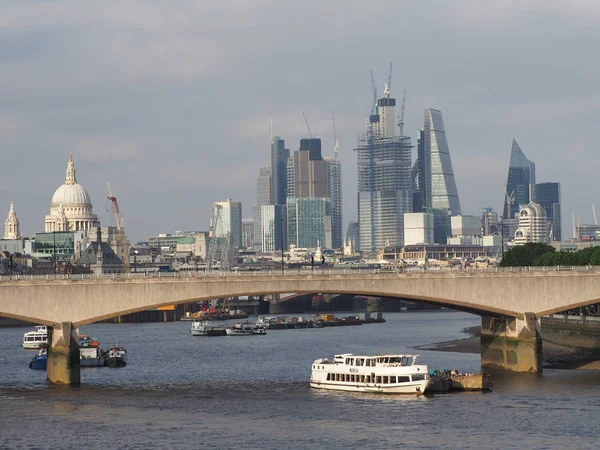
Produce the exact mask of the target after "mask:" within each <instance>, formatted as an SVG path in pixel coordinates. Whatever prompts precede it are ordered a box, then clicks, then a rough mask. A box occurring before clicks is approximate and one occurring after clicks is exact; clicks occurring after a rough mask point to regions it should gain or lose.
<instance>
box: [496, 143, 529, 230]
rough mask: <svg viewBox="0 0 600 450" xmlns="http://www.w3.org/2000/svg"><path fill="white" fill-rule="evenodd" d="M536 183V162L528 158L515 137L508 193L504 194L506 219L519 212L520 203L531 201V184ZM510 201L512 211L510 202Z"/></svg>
mask: <svg viewBox="0 0 600 450" xmlns="http://www.w3.org/2000/svg"><path fill="white" fill-rule="evenodd" d="M534 184H535V164H534V163H533V162H532V161H530V160H528V159H527V157H526V156H525V153H523V150H521V147H519V144H518V143H517V141H516V140H515V139H514V138H513V140H512V148H511V151H510V163H509V165H508V179H507V181H506V193H505V194H504V213H503V217H504V218H505V219H510V218H513V217H514V216H515V214H517V213H518V212H519V206H520V205H523V206H525V205H527V204H528V203H529V202H530V201H531V198H530V192H529V191H530V185H534ZM509 203H510V205H511V206H510V211H508V204H509Z"/></svg>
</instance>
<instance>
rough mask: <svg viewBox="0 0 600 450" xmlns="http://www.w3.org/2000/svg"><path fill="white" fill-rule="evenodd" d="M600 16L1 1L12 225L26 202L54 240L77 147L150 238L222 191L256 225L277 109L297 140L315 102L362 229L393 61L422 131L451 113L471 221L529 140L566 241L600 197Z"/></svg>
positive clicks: (539, 2)
mask: <svg viewBox="0 0 600 450" xmlns="http://www.w3.org/2000/svg"><path fill="white" fill-rule="evenodd" d="M494 3H495V4H494ZM599 26H600V3H598V1H594V0H570V1H568V0H562V1H559V0H521V1H513V0H502V1H499V2H492V1H482V0H454V1H450V0H429V1H428V0H379V1H377V0H372V1H369V2H365V1H364V0H361V1H359V0H335V1H326V0H303V1H294V2H291V1H286V0H278V1H277V0H230V1H227V0H214V1H213V0H201V1H198V0H189V1H185V0H169V1H164V0H163V1H152V0H148V1H119V2H82V1H80V0H54V1H52V0H43V1H26V0H3V1H2V14H1V15H0V64H1V68H0V152H1V159H0V181H1V182H0V214H1V216H0V218H2V220H3V219H4V218H5V217H6V214H7V213H8V209H9V205H10V201H14V202H15V208H16V211H17V215H18V217H19V220H20V222H21V230H22V232H23V234H24V235H31V234H33V233H35V232H38V231H43V229H44V216H45V215H46V214H48V210H49V207H50V200H51V198H52V194H53V192H54V190H55V189H56V188H57V187H58V186H60V185H61V184H62V183H63V182H64V178H65V168H66V163H67V160H68V155H69V152H73V158H74V161H75V166H76V169H77V178H78V181H79V182H80V183H81V184H82V185H83V186H84V187H85V188H86V189H87V191H88V192H89V193H90V195H91V197H92V201H93V204H94V212H95V213H96V214H98V215H99V216H100V219H101V221H102V223H103V225H111V224H112V218H111V216H110V214H109V213H108V212H107V206H108V205H107V201H106V182H107V181H108V182H110V183H111V187H112V189H113V193H114V194H115V195H116V196H117V197H118V199H119V203H120V205H121V209H122V212H123V215H124V218H125V226H126V230H127V232H128V234H129V236H130V238H131V240H132V241H134V242H135V241H138V240H143V239H146V238H147V237H148V236H151V235H156V234H157V233H165V232H166V233H170V232H173V231H174V230H207V229H208V222H209V217H210V214H211V208H210V205H211V202H213V201H217V200H223V199H226V198H233V199H236V200H241V201H242V202H243V209H244V216H251V208H252V205H253V204H254V203H255V201H256V177H257V175H258V169H259V168H260V167H261V166H265V165H268V164H269V137H270V118H271V117H272V118H273V123H274V128H275V133H276V134H277V135H280V136H282V137H283V138H284V139H285V140H286V144H287V145H286V146H287V147H288V148H290V149H291V150H295V149H297V148H298V145H299V140H300V138H301V137H306V134H307V132H306V128H305V125H304V120H303V118H302V112H305V113H306V115H307V117H308V120H309V122H310V126H311V128H312V131H313V134H314V135H319V136H320V137H321V138H322V139H323V149H324V154H325V155H327V154H333V130H332V124H331V111H332V110H335V112H336V120H337V123H336V124H337V132H338V137H339V139H340V145H341V152H340V153H341V154H340V156H341V157H342V159H343V175H342V176H343V187H344V191H343V196H344V226H346V224H347V222H348V221H349V220H356V219H357V212H356V156H355V154H354V152H353V148H354V147H355V143H356V136H357V134H358V133H360V132H362V131H363V130H364V123H365V118H366V115H367V114H368V112H369V109H370V104H371V95H372V93H371V85H370V80H369V70H370V69H373V71H374V73H375V78H376V81H377V84H378V85H379V91H380V92H382V90H383V82H384V80H385V78H386V76H387V70H388V65H389V63H390V61H393V64H394V74H393V82H392V94H395V96H396V98H398V100H399V103H400V99H401V93H402V90H403V89H404V88H406V89H407V91H408V94H407V96H408V99H407V106H406V119H405V123H406V125H405V133H406V134H409V135H410V136H413V140H414V136H416V131H417V129H418V128H419V127H420V126H421V125H422V121H423V109H424V108H427V107H431V108H436V109H440V110H441V111H442V112H443V115H444V121H445V125H446V133H447V137H448V142H449V145H450V152H451V157H452V163H453V166H454V172H455V175H456V182H457V186H458V191H459V195H460V200H461V204H462V209H463V213H464V214H475V215H479V214H480V211H481V209H482V208H483V207H485V206H492V207H493V208H494V209H496V210H500V211H501V207H502V202H503V195H504V194H503V189H504V188H503V185H502V184H503V182H505V180H506V173H507V168H508V161H509V156H510V148H511V141H512V138H513V137H515V138H516V139H517V141H518V142H519V144H520V146H521V148H522V149H523V151H524V152H525V154H526V155H527V157H528V158H529V159H531V160H533V161H534V162H535V163H536V170H537V180H538V182H541V181H560V182H561V185H562V202H563V208H562V210H563V230H564V231H563V236H564V237H569V236H570V235H571V232H570V230H571V213H572V212H575V214H576V216H580V217H581V218H582V221H583V222H585V223H588V222H591V221H592V212H591V205H592V203H595V202H596V201H597V197H598V195H597V192H598V173H599V170H598V168H599V163H600V156H599V154H598V151H599V148H598V141H599V139H598V128H599V127H598V118H599V117H600V88H599V84H598V79H599V78H598V77H599V75H598V74H599V73H600V60H599V58H598V48H600V31H599V30H600V28H599ZM397 114H399V108H398V111H397ZM498 172H499V173H500V175H501V177H502V181H501V180H500V178H499V177H498ZM598 206H599V207H600V202H598ZM0 225H1V224H0Z"/></svg>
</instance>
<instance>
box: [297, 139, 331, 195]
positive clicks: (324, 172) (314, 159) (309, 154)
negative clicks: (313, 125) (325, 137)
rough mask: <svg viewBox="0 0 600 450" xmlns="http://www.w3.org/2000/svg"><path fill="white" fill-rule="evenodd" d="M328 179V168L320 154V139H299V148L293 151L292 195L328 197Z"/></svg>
mask: <svg viewBox="0 0 600 450" xmlns="http://www.w3.org/2000/svg"><path fill="white" fill-rule="evenodd" d="M328 181H329V169H328V166H327V162H326V161H324V160H323V158H322V156H321V139H318V138H310V139H301V140H300V149H299V150H296V151H295V152H294V197H296V198H303V197H310V198H317V197H319V198H324V197H328V196H329V185H328Z"/></svg>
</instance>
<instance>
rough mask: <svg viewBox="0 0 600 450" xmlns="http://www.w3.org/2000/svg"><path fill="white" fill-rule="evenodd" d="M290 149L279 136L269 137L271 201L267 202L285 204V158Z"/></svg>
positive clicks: (287, 156)
mask: <svg viewBox="0 0 600 450" xmlns="http://www.w3.org/2000/svg"><path fill="white" fill-rule="evenodd" d="M289 157H290V151H289V150H288V149H286V148H285V141H284V140H283V139H281V138H280V137H279V136H273V137H272V138H271V201H270V202H269V204H274V205H285V199H286V198H287V192H286V191H287V160H288V158H289Z"/></svg>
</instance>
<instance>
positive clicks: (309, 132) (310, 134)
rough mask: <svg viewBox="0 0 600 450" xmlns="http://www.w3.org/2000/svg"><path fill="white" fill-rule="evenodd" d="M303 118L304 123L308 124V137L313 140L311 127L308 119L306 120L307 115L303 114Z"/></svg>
mask: <svg viewBox="0 0 600 450" xmlns="http://www.w3.org/2000/svg"><path fill="white" fill-rule="evenodd" d="M302 117H304V123H305V124H306V129H307V130H308V135H309V136H310V137H311V138H312V137H313V135H312V131H310V126H309V125H308V119H307V118H306V114H304V113H302Z"/></svg>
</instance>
